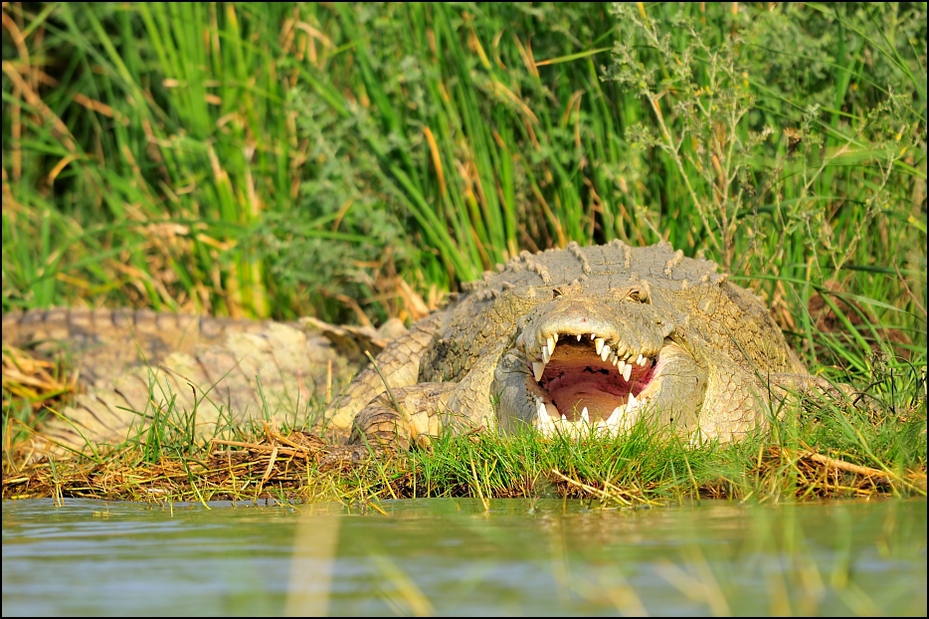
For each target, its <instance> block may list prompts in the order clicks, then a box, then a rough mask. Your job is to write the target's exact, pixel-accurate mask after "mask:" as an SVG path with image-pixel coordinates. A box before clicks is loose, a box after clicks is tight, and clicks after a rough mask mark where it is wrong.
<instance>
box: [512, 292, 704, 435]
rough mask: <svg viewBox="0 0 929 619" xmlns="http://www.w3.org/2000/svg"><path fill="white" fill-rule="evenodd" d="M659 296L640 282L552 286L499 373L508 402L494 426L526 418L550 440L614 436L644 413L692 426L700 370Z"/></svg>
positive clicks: (675, 314) (678, 322)
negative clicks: (554, 437)
mask: <svg viewBox="0 0 929 619" xmlns="http://www.w3.org/2000/svg"><path fill="white" fill-rule="evenodd" d="M666 294H667V293H666V292H663V291H656V293H654V294H653V292H652V290H651V287H650V286H649V284H648V282H646V281H642V282H640V283H638V284H635V285H630V286H625V287H622V288H613V289H607V290H603V291H598V292H592V291H591V290H590V289H589V288H587V287H584V288H582V287H580V286H563V287H560V288H556V289H554V290H553V292H552V298H551V300H549V301H546V302H543V303H539V304H538V305H536V306H535V307H534V308H533V309H532V310H531V311H530V312H529V313H528V314H527V315H526V316H525V318H524V320H523V321H522V324H521V325H520V329H519V334H518V335H517V337H516V340H515V346H514V347H513V350H512V351H511V354H510V355H509V358H508V361H507V362H506V363H503V364H501V366H500V368H499V371H498V372H497V390H498V392H499V393H502V394H504V396H503V397H504V398H505V400H506V401H505V402H501V405H500V406H498V409H497V414H498V417H499V419H498V423H500V424H501V426H502V427H504V428H509V429H513V428H514V427H515V426H516V425H517V423H516V422H521V423H527V424H529V425H531V426H533V427H535V428H536V429H538V430H539V431H540V432H542V433H543V434H545V435H549V436H550V435H554V434H559V433H567V434H569V435H573V436H580V435H589V434H590V433H592V432H594V433H605V434H615V433H618V432H619V431H621V430H626V429H628V428H630V427H631V426H632V425H633V424H634V423H636V422H637V421H639V420H640V419H642V418H644V417H648V418H649V419H653V420H654V421H655V422H657V423H659V424H660V425H667V426H675V427H678V428H684V429H687V428H690V427H692V426H694V425H695V423H696V420H697V418H698V416H699V413H700V410H701V408H702V406H703V403H704V397H705V394H706V388H707V382H708V378H709V376H708V368H707V365H706V363H704V362H703V361H702V360H701V359H699V358H698V357H697V355H696V354H695V351H694V350H693V347H692V342H688V338H687V336H686V333H685V331H686V330H685V325H684V319H683V317H682V316H681V314H680V312H679V311H675V309H674V307H675V303H674V302H673V301H672V302H669V300H668V299H665V298H664V297H665V296H666ZM677 305H679V303H678V304H677ZM690 339H692V338H690Z"/></svg>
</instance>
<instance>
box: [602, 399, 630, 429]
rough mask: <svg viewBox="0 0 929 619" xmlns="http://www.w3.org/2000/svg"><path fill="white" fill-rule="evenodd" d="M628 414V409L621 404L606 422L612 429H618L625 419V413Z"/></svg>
mask: <svg viewBox="0 0 929 619" xmlns="http://www.w3.org/2000/svg"><path fill="white" fill-rule="evenodd" d="M625 412H626V407H625V406H623V405H622V404H620V405H619V406H617V407H616V408H614V409H613V414H612V415H610V418H609V419H607V420H606V425H607V426H609V427H611V428H616V427H618V426H619V423H620V422H621V421H622V419H623V413H625Z"/></svg>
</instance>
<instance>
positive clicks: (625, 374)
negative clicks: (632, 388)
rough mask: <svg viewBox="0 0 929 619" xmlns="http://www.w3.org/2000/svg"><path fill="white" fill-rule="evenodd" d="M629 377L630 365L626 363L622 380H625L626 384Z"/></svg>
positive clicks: (630, 372)
mask: <svg viewBox="0 0 929 619" xmlns="http://www.w3.org/2000/svg"><path fill="white" fill-rule="evenodd" d="M630 376H632V364H631V363H627V364H626V367H625V368H624V369H623V380H625V381H626V382H627V383H628V382H629V377H630Z"/></svg>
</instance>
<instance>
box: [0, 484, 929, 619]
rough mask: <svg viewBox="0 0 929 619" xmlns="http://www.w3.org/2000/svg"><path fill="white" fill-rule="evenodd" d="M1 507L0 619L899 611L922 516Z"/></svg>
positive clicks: (879, 506)
mask: <svg viewBox="0 0 929 619" xmlns="http://www.w3.org/2000/svg"><path fill="white" fill-rule="evenodd" d="M212 507H213V509H211V510H206V509H204V508H203V507H202V506H175V507H174V508H173V510H171V509H169V508H167V507H165V508H162V507H147V506H143V505H137V504H124V503H103V502H98V501H76V500H72V501H68V502H67V503H66V505H65V507H62V508H54V507H53V506H52V504H51V502H50V501H21V502H12V503H4V505H3V547H2V548H3V615H4V616H7V615H22V614H30V615H35V614H108V615H123V614H126V613H128V614H198V615H202V614H233V615H240V614H241V615H254V614H289V615H320V614H335V615H383V614H401V615H429V614H456V615H457V614H468V615H477V614H480V615H500V614H508V615H513V614H516V615H534V616H535V615H552V614H562V615H563V614H570V615H589V614H616V613H617V612H620V613H623V614H636V615H642V614H661V615H666V614H702V615H729V614H752V615H755V614H795V615H813V614H840V613H841V614H848V613H854V614H917V615H925V611H926V576H927V568H926V502H925V501H924V500H914V501H885V502H873V503H862V502H833V503H817V504H801V505H786V506H783V505H782V506H740V505H735V504H731V503H719V502H704V503H703V504H702V505H700V506H692V507H680V508H661V509H648V510H625V511H612V510H599V509H591V508H590V507H588V506H586V505H584V504H582V503H580V502H576V501H569V502H563V501H559V500H543V501H534V502H531V501H523V500H498V501H491V502H490V509H489V510H485V509H484V506H483V504H482V503H481V502H480V501H478V500H473V501H472V500H452V499H424V500H414V501H396V502H388V503H385V504H382V506H381V507H382V508H383V509H384V511H385V512H386V516H385V515H380V514H377V513H374V512H369V513H368V515H364V516H362V515H359V514H357V513H352V512H350V511H349V510H346V509H344V508H342V507H341V506H339V505H313V506H299V507H286V506H277V507H256V506H251V507H245V506H241V505H239V506H235V507H233V506H229V505H219V504H217V505H212Z"/></svg>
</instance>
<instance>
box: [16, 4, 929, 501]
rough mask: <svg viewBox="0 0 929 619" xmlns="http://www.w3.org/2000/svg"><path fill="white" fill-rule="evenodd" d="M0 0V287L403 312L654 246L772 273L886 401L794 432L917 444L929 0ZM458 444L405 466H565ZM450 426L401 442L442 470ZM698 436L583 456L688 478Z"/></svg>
mask: <svg viewBox="0 0 929 619" xmlns="http://www.w3.org/2000/svg"><path fill="white" fill-rule="evenodd" d="M3 14H4V29H5V31H4V37H3V42H2V53H3V71H2V92H3V100H2V118H3V123H2V141H3V144H2V149H3V205H4V206H3V214H2V226H3V233H2V234H3V246H2V250H0V252H2V261H3V280H2V308H3V311H4V312H6V311H9V310H13V309H30V308H38V307H50V306H58V305H106V306H113V307H119V306H132V307H150V308H154V309H158V310H169V311H192V312H206V313H212V314H218V315H231V316H251V317H267V316H270V317H273V318H292V317H295V316H301V315H315V316H319V317H320V318H323V319H326V320H329V321H332V322H346V321H358V320H371V321H373V322H375V323H378V322H380V321H382V320H384V319H386V318H387V317H391V316H399V317H401V318H403V319H405V320H408V321H409V320H412V319H414V318H416V317H417V316H419V315H420V314H421V311H422V309H421V307H420V305H421V304H419V303H417V299H416V297H417V296H420V297H422V299H424V300H425V301H426V303H427V305H434V304H435V302H436V301H437V299H438V297H440V296H441V294H442V293H444V292H445V291H447V290H454V289H456V288H457V287H458V286H459V284H460V283H461V282H463V281H468V280H471V279H474V278H476V277H479V276H480V274H481V272H482V271H483V270H484V269H488V268H492V267H493V266H494V264H495V263H497V262H501V261H503V260H505V259H506V258H508V257H511V256H513V255H515V254H517V253H518V252H519V251H520V250H523V249H527V250H531V251H534V250H538V249H544V248H548V247H563V246H564V245H565V244H567V243H568V242H569V241H572V240H576V241H578V242H580V243H582V244H591V243H600V242H606V241H609V240H611V239H614V238H620V239H622V240H624V241H626V242H628V243H631V244H635V245H642V244H647V243H652V242H656V241H658V240H668V241H670V242H671V243H672V244H673V245H674V246H675V247H677V248H680V249H683V250H684V252H685V253H686V254H687V255H697V254H700V253H702V254H704V255H705V256H706V257H708V258H711V259H713V260H715V261H716V262H718V263H719V264H720V265H721V268H722V269H724V270H728V271H730V272H731V273H732V274H733V276H734V277H735V278H737V280H738V282H739V283H740V284H742V285H746V286H749V287H751V288H752V289H753V290H755V291H756V292H758V293H759V294H760V295H761V296H762V297H763V298H764V300H765V302H766V303H767V304H768V305H769V306H770V307H771V308H772V309H773V312H774V315H775V317H776V319H777V320H778V322H779V324H780V325H781V326H782V327H783V328H784V330H785V332H786V333H787V335H788V338H789V339H790V341H791V344H792V345H794V347H795V348H796V349H797V350H798V351H799V352H800V353H801V356H802V357H803V358H804V360H805V361H806V362H807V364H808V366H809V367H810V368H811V370H812V371H814V372H816V373H819V374H823V375H825V376H827V377H828V378H832V379H838V380H841V381H846V382H852V383H854V384H855V385H856V386H860V387H862V388H864V387H869V388H870V390H871V392H874V393H876V394H877V395H878V397H879V399H881V400H882V401H883V402H884V408H883V409H882V410H883V411H884V412H883V413H882V414H883V415H885V417H886V418H883V419H881V420H880V423H878V422H877V421H876V420H875V419H873V418H867V419H862V418H859V417H856V413H855V411H851V412H849V411H836V412H835V413H834V414H831V415H827V414H822V415H821V417H822V419H825V418H827V417H828V418H829V419H830V421H829V423H825V422H823V421H822V420H820V422H817V423H822V425H817V426H815V428H813V427H810V428H806V426H803V427H804V428H806V429H808V430H810V432H811V434H808V435H803V436H804V437H805V439H804V440H805V441H806V442H809V443H815V445H816V446H817V448H821V449H823V450H825V451H829V452H830V453H831V451H832V450H834V451H835V453H836V454H839V456H837V457H842V455H843V454H850V457H851V458H852V459H853V460H855V461H857V462H859V463H860V464H864V465H867V466H871V467H876V468H879V469H882V470H883V467H890V468H891V469H892V470H894V471H895V473H894V474H895V475H898V476H899V475H901V473H900V471H902V470H904V469H907V470H910V469H918V468H919V467H923V469H924V467H925V368H926V357H925V351H926V242H927V238H926V206H925V205H926V120H925V119H926V79H925V74H926V39H927V37H926V14H927V10H926V4H925V3H898V4H878V3H859V4H856V5H847V4H839V3H820V4H806V3H789V4H780V5H770V4H744V3H739V4H717V3H705V4H703V5H700V4H691V5H678V4H669V3H655V4H648V3H635V4H617V5H614V6H609V5H603V4H592V3H591V4H584V3H580V4H578V3H570V4H568V3H563V4H538V5H528V4H522V3H513V4H482V3H461V4H445V3H442V4H439V3H436V4H415V3H412V4H404V3H392V4H378V5H372V4H365V3H360V4H332V5H328V4H312V3H311V4H286V3H283V4H281V3H277V4H275V3H264V4H262V3H237V4H225V5H217V4H183V5H181V4H161V3H131V4H106V5H97V4H94V5H89V4H88V5H81V4H70V3H60V4H54V3H49V4H31V5H30V4H27V5H22V4H9V5H6V6H4V7H3ZM401 282H402V283H401ZM410 291H412V294H411V292H410ZM813 306H816V307H824V308H826V309H827V310H829V311H827V312H825V313H817V311H811V307H813ZM914 411H915V412H914ZM920 411H921V412H920ZM16 415H19V416H20V417H22V416H23V414H22V411H16V410H13V409H12V408H10V407H9V406H5V407H4V422H5V423H4V428H5V429H4V433H5V438H9V432H10V431H11V430H10V428H11V426H9V425H8V423H7V421H8V420H9V419H10V418H11V417H15V416H16ZM898 416H902V417H903V419H902V420H901V419H898ZM898 424H902V425H898ZM913 424H915V425H913ZM920 424H922V425H921V426H920ZM811 428H812V429H811ZM827 428H828V429H827ZM914 428H915V429H914ZM920 428H922V429H921V430H920ZM785 431H786V430H785ZM791 431H792V432H793V431H795V430H791ZM920 432H922V434H921V435H920ZM898 435H899V436H898ZM460 440H463V439H460ZM483 440H484V439H481V441H483ZM488 440H491V441H493V439H488ZM777 440H782V439H777ZM790 440H791V441H794V442H788V446H787V447H786V448H785V449H787V451H790V450H791V449H794V450H800V449H804V447H803V446H802V445H800V444H799V443H797V442H796V441H798V440H799V439H798V438H796V437H794V438H792V439H790ZM920 441H922V447H921V450H920V449H917V448H918V447H919V443H920ZM914 442H915V444H916V447H914ZM456 444H457V443H456V442H455V440H452V441H451V442H450V443H448V444H447V445H446V444H445V443H442V445H443V450H447V451H448V453H457V452H456V451H455V449H456V447H455V445H456ZM480 444H481V445H482V444H483V443H480ZM495 444H496V443H495ZM152 447H153V449H154V448H157V449H156V450H155V451H153V452H152V453H156V452H157V453H160V451H158V450H160V449H161V447H160V446H159V445H153V446H152ZM473 449H475V451H473V452H469V453H470V456H468V457H473V458H474V468H473V469H472V467H471V463H470V461H468V460H467V459H465V460H462V461H460V462H458V463H457V464H458V465H459V466H465V465H466V468H465V469H463V470H461V471H459V472H456V473H454V475H452V473H447V474H446V473H443V475H442V477H441V479H443V480H445V481H443V482H433V481H430V479H432V478H425V479H419V478H417V482H416V483H426V484H427V486H428V485H429V484H434V485H435V487H437V488H438V487H440V486H443V484H446V485H448V487H469V488H472V490H471V491H472V492H477V491H478V489H480V492H482V493H486V494H488V495H492V494H495V493H503V494H506V492H509V491H511V490H507V491H504V490H502V488H517V489H518V488H524V487H528V486H529V485H531V483H530V482H532V480H534V479H543V478H544V479H546V480H548V481H547V482H546V483H554V482H553V481H552V479H551V477H550V476H551V471H550V469H552V468H555V469H558V470H559V471H561V472H562V473H564V474H566V475H570V474H571V473H566V472H565V471H575V472H577V471H576V469H572V468H571V467H570V466H568V464H566V463H565V462H564V461H560V460H557V459H555V460H552V461H547V460H546V461H545V462H543V463H539V464H538V467H537V468H531V467H530V468H529V469H522V468H519V467H518V466H517V465H516V464H515V463H514V458H515V456H513V455H512V454H523V453H527V452H524V451H521V450H523V449H524V443H523V442H521V441H519V440H517V441H516V442H514V443H513V444H512V445H510V444H509V443H506V442H504V443H501V444H499V445H497V446H496V447H494V448H493V449H499V450H502V451H501V452H500V453H498V452H496V451H494V452H493V453H492V454H487V453H484V452H483V451H481V449H479V448H477V447H475V448H473ZM488 449H491V448H489V447H488ZM525 449H527V450H528V449H529V448H528V447H526V448H525ZM667 449H669V450H671V452H674V449H676V448H674V447H667ZM746 449H747V451H746V452H745V455H743V457H742V460H735V461H734V462H736V464H732V466H731V469H732V471H735V473H732V475H736V476H737V473H738V472H739V471H741V473H740V474H744V473H745V471H746V470H751V468H752V467H751V466H749V464H748V462H750V461H755V460H752V458H755V459H756V460H757V453H761V452H762V451H764V450H763V449H762V448H761V447H759V446H758V445H754V446H753V447H752V448H751V449H748V448H746ZM914 449H915V450H916V452H917V453H914ZM443 450H436V454H437V455H436V461H434V462H429V461H424V462H421V463H420V462H419V461H418V460H416V459H415V458H416V457H418V456H411V458H413V460H411V461H410V462H414V463H416V464H415V466H416V467H420V468H416V471H419V470H428V471H434V470H443V471H444V470H445V469H442V468H441V462H442V454H441V451H443ZM756 450H757V453H756ZM671 452H669V453H671ZM674 453H676V452H674ZM700 453H702V452H699V450H698V452H689V451H686V450H684V451H682V452H681V454H678V455H677V456H673V457H672V456H670V455H669V459H670V461H671V462H673V463H675V464H674V467H673V471H671V472H669V470H670V469H667V468H666V469H661V470H660V471H657V472H656V471H651V472H649V471H646V470H644V469H642V470H639V471H637V473H636V474H637V475H640V477H638V478H636V477H635V476H629V477H624V476H623V475H626V473H624V472H615V475H616V477H615V478H613V477H608V476H603V477H602V478H599V477H596V475H595V476H594V477H595V478H596V479H600V481H601V482H602V483H604V484H605V483H610V484H613V483H614V482H615V483H619V482H618V481H617V480H620V481H622V482H623V483H626V481H629V480H634V479H638V481H636V482H634V483H633V482H632V481H629V483H632V484H633V486H635V487H639V486H641V487H643V488H644V487H645V486H646V485H647V482H649V481H653V480H658V481H656V483H657V484H658V487H664V486H663V485H662V484H664V483H665V481H667V483H668V484H670V485H669V486H668V487H675V488H678V487H679V488H686V487H687V484H691V486H694V484H696V486H694V487H700V484H703V483H707V482H706V479H704V478H700V477H699V476H698V471H699V470H701V469H700V466H699V462H698V461H699V460H700V458H701V456H700ZM726 453H729V451H727V452H726ZM734 453H741V452H740V451H739V449H735V450H734ZM747 454H755V455H752V456H751V457H749V455H747ZM869 454H870V455H869ZM601 455H602V454H601ZM458 457H459V459H461V458H465V454H458ZM617 457H620V456H619V455H617ZM720 457H721V456H720V455H719V454H717V453H716V452H712V453H711V454H710V455H709V456H707V461H710V462H711V461H713V460H718V459H719V458H720ZM784 457H785V458H787V459H788V464H785V467H786V468H785V469H784V470H785V471H787V470H790V468H791V466H793V465H790V464H789V457H787V456H784ZM525 458H528V456H525ZM148 459H149V460H150V461H154V460H157V458H155V457H151V458H148ZM723 460H725V458H723ZM591 461H592V462H597V459H596V458H592V459H591ZM491 463H497V464H491ZM453 464H454V463H453ZM576 466H582V465H576ZM643 466H644V465H643ZM482 467H490V468H487V469H485V468H482ZM560 467H561V468H560ZM688 467H690V468H689V469H688ZM562 469H564V470H562ZM485 470H486V472H485ZM685 471H689V472H686V473H685ZM417 474H418V473H417ZM398 475H400V474H399V473H398ZM469 475H470V476H471V477H469ZM475 475H476V476H477V477H478V478H480V479H482V480H484V481H482V482H480V483H477V482H473V483H472V482H471V481H468V480H469V479H473V478H474V477H475ZM604 475H605V474H604ZM690 475H693V476H695V477H694V478H693V479H689V478H687V479H685V477H684V476H690ZM714 475H715V474H714ZM459 477H460V479H459ZM724 477H725V476H724ZM788 477H789V476H788ZM707 478H714V477H713V475H710V474H708V477H707ZM450 479H454V480H457V481H454V482H452V481H449V480H450ZM504 479H505V480H506V481H499V483H498V481H494V480H504ZM726 479H728V477H726ZM661 480H665V481H661ZM694 480H696V481H694ZM672 482H673V483H672ZM532 483H534V482H532ZM739 483H742V482H739ZM772 483H774V482H772ZM778 483H779V482H778ZM487 484H489V485H487ZM620 485H622V484H620ZM388 486H389V484H386V485H385V487H388ZM895 487H896V486H895ZM739 488H741V490H739V491H738V492H736V493H735V494H736V495H743V494H745V493H747V492H749V491H747V490H745V486H739ZM512 491H515V490H512ZM677 491H678V490H675V492H677ZM679 491H680V492H684V490H679Z"/></svg>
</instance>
